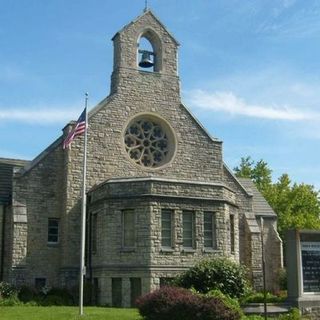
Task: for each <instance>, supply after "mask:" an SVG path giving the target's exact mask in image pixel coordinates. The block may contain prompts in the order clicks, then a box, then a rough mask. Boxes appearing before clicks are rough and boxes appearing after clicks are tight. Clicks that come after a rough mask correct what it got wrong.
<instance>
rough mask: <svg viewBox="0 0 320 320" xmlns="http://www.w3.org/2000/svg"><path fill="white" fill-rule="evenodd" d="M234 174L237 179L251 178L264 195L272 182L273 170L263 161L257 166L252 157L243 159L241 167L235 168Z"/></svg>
mask: <svg viewBox="0 0 320 320" xmlns="http://www.w3.org/2000/svg"><path fill="white" fill-rule="evenodd" d="M234 172H235V174H236V176H237V177H242V178H250V179H251V180H252V181H253V182H254V183H255V184H256V185H257V187H258V189H259V190H260V192H262V193H264V192H266V191H267V190H268V188H269V187H270V185H271V182H272V176H271V174H272V170H271V169H270V168H269V167H268V164H267V163H266V162H265V161H263V160H260V161H258V162H257V163H256V164H255V162H254V161H253V160H252V159H251V157H246V158H241V162H240V166H239V167H235V168H234Z"/></svg>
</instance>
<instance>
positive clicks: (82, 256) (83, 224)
mask: <svg viewBox="0 0 320 320" xmlns="http://www.w3.org/2000/svg"><path fill="white" fill-rule="evenodd" d="M88 96H89V95H88V93H86V94H85V109H84V110H85V111H84V112H85V130H84V149H83V171H82V172H83V179H82V205H81V249H80V279H79V280H80V283H79V314H80V316H82V315H83V287H84V285H83V284H84V276H85V274H86V270H85V269H86V267H85V241H86V206H87V201H86V176H87V130H88V113H87V106H88Z"/></svg>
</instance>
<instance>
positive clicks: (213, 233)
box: [203, 211, 217, 250]
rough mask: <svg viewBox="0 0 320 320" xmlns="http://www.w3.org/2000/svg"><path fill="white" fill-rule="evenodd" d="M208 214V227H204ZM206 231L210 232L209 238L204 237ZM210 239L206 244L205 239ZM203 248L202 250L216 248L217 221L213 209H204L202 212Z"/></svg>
mask: <svg viewBox="0 0 320 320" xmlns="http://www.w3.org/2000/svg"><path fill="white" fill-rule="evenodd" d="M208 215H209V216H210V220H211V221H210V225H211V227H210V229H208V228H207V229H206V224H208V223H207V222H206V216H208ZM206 232H210V239H206ZM208 240H209V241H210V242H211V244H210V245H209V246H208V245H206V241H208ZM203 248H204V250H210V249H211V250H217V222H216V212H214V211H204V212H203Z"/></svg>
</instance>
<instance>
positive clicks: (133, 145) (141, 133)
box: [124, 116, 174, 168]
mask: <svg viewBox="0 0 320 320" xmlns="http://www.w3.org/2000/svg"><path fill="white" fill-rule="evenodd" d="M124 144H125V148H126V151H127V153H128V155H129V157H130V159H131V160H133V161H134V162H135V163H137V164H139V165H141V166H144V167H148V168H157V167H160V166H162V165H163V164H165V163H167V162H168V161H169V160H170V159H171V158H172V154H173V145H174V143H173V134H172V131H171V129H170V128H169V126H168V125H167V124H165V123H164V122H163V121H161V120H160V119H158V118H155V117H147V116H146V117H143V116H142V117H138V118H136V119H134V120H133V121H131V122H130V124H129V125H128V127H127V128H126V131H125V136H124Z"/></svg>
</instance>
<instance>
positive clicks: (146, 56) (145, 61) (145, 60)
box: [139, 51, 154, 68]
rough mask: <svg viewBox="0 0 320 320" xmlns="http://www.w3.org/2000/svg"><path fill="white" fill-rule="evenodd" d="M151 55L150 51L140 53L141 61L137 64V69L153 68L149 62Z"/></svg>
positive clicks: (150, 61)
mask: <svg viewBox="0 0 320 320" xmlns="http://www.w3.org/2000/svg"><path fill="white" fill-rule="evenodd" d="M151 55H153V53H152V52H150V51H142V56H141V61H140V62H139V67H141V68H150V67H153V65H154V63H153V62H152V60H151V57H150V56H151Z"/></svg>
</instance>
